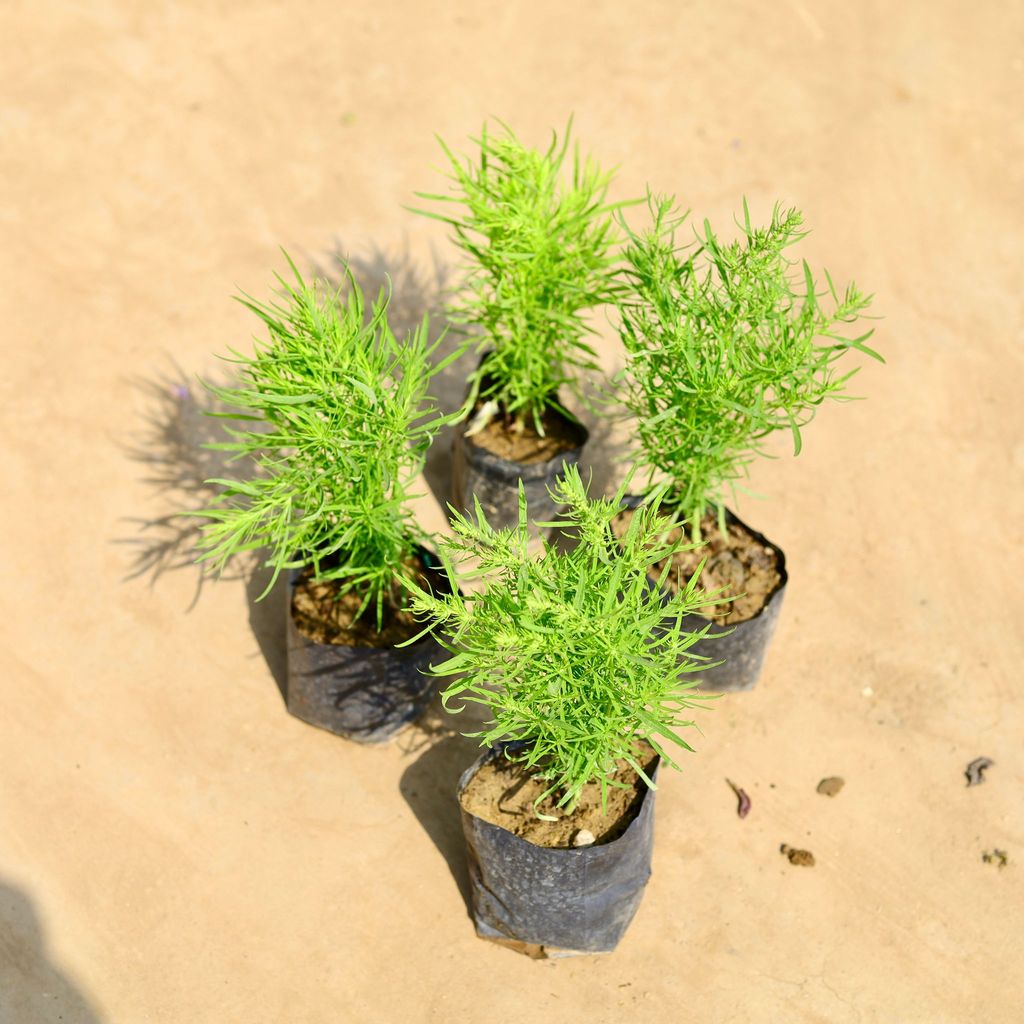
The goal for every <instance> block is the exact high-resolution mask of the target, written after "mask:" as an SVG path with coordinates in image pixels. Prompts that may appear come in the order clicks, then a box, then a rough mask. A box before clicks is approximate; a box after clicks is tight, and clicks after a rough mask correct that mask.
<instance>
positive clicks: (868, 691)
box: [860, 686, 875, 697]
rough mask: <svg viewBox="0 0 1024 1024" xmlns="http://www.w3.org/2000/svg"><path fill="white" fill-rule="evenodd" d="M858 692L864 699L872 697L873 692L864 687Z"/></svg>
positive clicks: (868, 687) (869, 688)
mask: <svg viewBox="0 0 1024 1024" xmlns="http://www.w3.org/2000/svg"><path fill="white" fill-rule="evenodd" d="M860 692H861V693H863V694H864V696H865V697H871V696H873V695H874V692H875V691H874V690H872V689H871V687H870V686H865V687H864V689H863V690H861V691H860Z"/></svg>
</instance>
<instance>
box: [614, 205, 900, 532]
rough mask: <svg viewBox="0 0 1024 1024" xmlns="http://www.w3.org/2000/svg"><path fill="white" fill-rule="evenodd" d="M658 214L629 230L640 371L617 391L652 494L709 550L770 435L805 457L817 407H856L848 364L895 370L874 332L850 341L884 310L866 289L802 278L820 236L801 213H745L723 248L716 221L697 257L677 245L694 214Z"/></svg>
mask: <svg viewBox="0 0 1024 1024" xmlns="http://www.w3.org/2000/svg"><path fill="white" fill-rule="evenodd" d="M648 203H649V206H650V210H651V214H652V219H653V224H652V226H651V227H650V228H649V229H648V230H647V231H645V232H642V233H636V232H633V231H631V230H629V229H628V227H627V232H628V236H629V240H628V244H627V247H626V254H625V261H626V271H625V274H626V278H627V281H628V284H629V291H628V294H626V295H625V296H624V297H623V298H622V299H621V301H620V303H619V312H620V334H621V337H622V341H623V344H624V346H625V349H626V365H625V368H624V369H623V370H622V371H621V373H620V374H619V375H618V376H617V377H616V383H617V384H618V385H619V387H620V389H621V390H620V393H619V398H620V400H621V401H622V403H623V404H624V405H625V407H626V408H627V410H628V411H629V413H631V414H632V415H633V416H634V417H635V419H636V429H637V432H638V436H639V441H640V450H639V453H638V455H637V464H638V465H639V466H640V467H641V468H642V469H643V470H646V471H647V474H648V480H649V485H650V486H653V485H654V484H656V483H657V484H664V485H667V486H668V488H669V493H670V495H671V500H672V502H673V503H674V504H675V505H677V507H678V508H679V509H680V511H681V513H682V515H683V517H684V518H686V519H687V520H688V521H689V523H690V524H691V529H692V530H693V534H694V538H695V539H699V537H700V520H701V517H702V516H703V514H704V512H705V510H706V509H707V507H708V506H713V507H716V508H717V510H718V515H719V518H721V516H722V507H723V500H724V499H723V495H722V490H723V487H724V485H726V484H728V485H730V486H731V485H733V484H734V483H735V481H736V480H737V479H739V478H740V477H742V476H744V475H745V474H746V472H747V469H746V467H747V464H748V463H749V462H751V461H752V460H753V459H754V458H755V457H756V456H758V455H761V454H764V449H765V442H766V440H767V438H768V437H769V435H771V434H772V433H773V432H774V431H776V430H780V429H789V430H791V431H792V434H793V442H794V452H795V454H798V453H799V452H800V446H801V435H800V432H801V429H802V428H803V427H804V426H805V425H806V424H807V423H808V422H809V421H810V420H811V419H812V418H813V416H814V413H815V411H816V409H817V407H818V406H819V405H820V404H821V403H822V402H823V401H824V400H825V399H826V398H832V399H845V398H848V396H846V395H845V394H843V392H844V389H845V387H846V384H847V381H849V379H850V378H851V377H852V376H853V375H854V373H856V372H857V371H856V369H854V370H851V371H849V372H848V373H846V374H844V375H842V376H837V375H836V372H835V367H834V364H835V362H836V360H838V359H840V358H841V357H842V356H844V355H845V354H846V353H847V352H849V351H850V350H851V349H856V350H857V351H860V352H863V353H865V354H867V355H869V356H871V357H873V358H875V359H879V360H881V356H879V355H878V353H877V352H874V351H873V350H872V349H870V348H868V346H867V345H866V344H865V342H866V341H867V339H868V338H869V337H870V336H871V334H872V333H873V332H872V331H868V332H866V333H864V334H860V335H856V336H852V337H851V336H849V334H848V327H849V325H851V324H853V323H854V322H855V321H856V320H858V319H859V318H860V317H861V316H862V314H863V313H864V311H865V310H866V309H867V308H868V306H869V304H870V302H871V297H870V296H866V295H863V294H861V292H860V291H858V290H857V287H856V286H855V285H854V284H850V285H849V286H848V287H847V288H846V291H845V292H844V293H843V294H842V295H840V294H839V293H838V292H837V291H836V288H835V286H834V284H833V283H832V278H831V277H830V276H829V274H828V272H827V271H825V281H826V282H827V288H826V289H824V290H820V289H819V287H818V285H817V284H816V282H815V280H814V276H813V274H812V272H811V269H810V267H809V266H808V265H807V262H806V261H803V262H802V263H801V264H800V269H799V270H794V267H795V266H796V264H795V262H794V261H793V260H790V259H789V258H787V256H786V252H787V250H788V249H789V248H790V247H791V246H792V245H793V244H794V243H796V242H797V241H799V240H800V239H801V238H803V237H804V235H805V234H806V232H804V231H802V230H801V224H802V218H801V215H800V213H799V211H797V210H783V209H782V208H781V207H779V206H776V207H775V209H774V210H773V212H772V219H771V223H770V224H769V225H768V226H767V227H765V228H757V227H754V226H753V225H752V224H751V221H750V213H749V210H748V209H747V204H746V202H744V204H743V222H742V224H740V225H739V226H740V228H741V237H740V239H739V240H738V241H736V242H733V243H730V244H725V243H723V242H720V241H719V240H718V238H717V236H716V235H715V233H714V231H713V230H712V228H711V225H710V223H708V221H705V222H704V229H703V233H702V234H698V236H697V240H696V243H695V244H694V245H692V246H690V247H689V248H687V247H681V246H679V245H677V242H676V232H677V230H678V228H679V225H680V224H681V223H682V222H683V220H684V219H685V214H683V215H679V214H678V213H676V212H675V211H674V199H672V198H658V197H649V199H648ZM824 300H828V302H827V303H826V301H824Z"/></svg>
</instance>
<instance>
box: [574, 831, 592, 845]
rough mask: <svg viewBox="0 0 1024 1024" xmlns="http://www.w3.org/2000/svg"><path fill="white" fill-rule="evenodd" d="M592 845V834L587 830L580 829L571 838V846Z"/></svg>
mask: <svg viewBox="0 0 1024 1024" xmlns="http://www.w3.org/2000/svg"><path fill="white" fill-rule="evenodd" d="M593 844H594V833H593V832H591V831H590V829H587V828H581V829H580V830H579V832H577V833H576V835H574V836H573V837H572V845H573V846H592V845H593Z"/></svg>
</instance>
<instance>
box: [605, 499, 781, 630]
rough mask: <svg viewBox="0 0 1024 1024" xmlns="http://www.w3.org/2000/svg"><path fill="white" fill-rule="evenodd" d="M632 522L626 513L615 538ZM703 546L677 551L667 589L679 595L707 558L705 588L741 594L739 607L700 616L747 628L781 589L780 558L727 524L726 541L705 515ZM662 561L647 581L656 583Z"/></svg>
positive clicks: (714, 608)
mask: <svg viewBox="0 0 1024 1024" xmlns="http://www.w3.org/2000/svg"><path fill="white" fill-rule="evenodd" d="M632 517H633V512H632V510H629V511H626V512H623V513H622V515H621V516H619V518H618V519H617V520H616V522H615V532H616V534H617V535H618V536H620V537H621V536H623V535H624V534H625V532H626V529H627V528H628V526H629V521H630V519H632ZM700 529H701V539H702V544H701V546H700V547H699V548H696V549H695V550H692V551H678V552H676V554H675V555H674V556H673V557H672V569H671V571H670V572H669V574H668V576H667V577H666V579H665V583H664V586H665V587H666V589H668V590H669V591H670V592H672V593H675V592H676V590H677V588H678V582H679V579H680V576H681V577H682V580H683V583H684V584H685V583H686V582H687V581H689V579H690V578H691V577H692V576H693V574H694V572H695V571H696V569H697V567H698V566H699V565H700V563H701V559H703V558H706V559H707V564H706V565H705V566H704V572H703V573H702V574H701V579H700V582H701V585H702V586H703V587H704V589H705V590H718V589H719V588H720V587H724V588H725V591H724V595H723V596H731V595H733V594H742V595H743V596H742V597H739V598H737V599H736V600H735V601H729V602H726V603H723V604H718V605H705V606H704V607H703V608H701V609H700V612H699V614H701V615H703V616H704V617H705V618H707V619H711V620H712V621H713V622H715V623H716V624H717V625H719V626H729V625H733V624H735V623H737V622H746V621H747V620H748V619H752V618H754V616H755V615H757V614H759V613H760V612H761V610H762V609H763V608H764V606H765V605H766V604H767V603H768V599H769V598H770V597H771V596H772V594H774V593H775V591H776V590H777V589H778V588H779V584H780V582H781V579H782V578H781V576H780V575H779V556H778V552H777V551H776V550H775V549H774V548H771V547H768V546H767V545H765V544H762V543H761V542H760V541H759V540H758V539H757V538H756V537H755V536H754V535H753V534H752V533H751V532H750V531H749V530H747V529H745V528H744V527H742V526H740V525H739V524H738V523H729V524H728V530H727V535H726V536H723V535H722V533H721V531H720V530H719V528H718V519H717V518H716V517H715V516H714V515H706V516H704V518H703V519H702V520H701V524H700ZM681 538H682V539H683V540H685V541H686V542H689V541H690V539H691V538H690V534H689V533H688V532H687V533H686V535H685V537H684V535H683V530H682V529H681V528H678V527H677V528H676V529H674V530H672V532H671V533H670V534H669V540H671V541H673V542H675V541H678V540H680V539H681ZM664 565H665V563H664V561H662V562H656V563H655V564H654V565H652V566H651V567H650V568H649V569H648V570H647V572H648V575H649V576H651V577H652V578H654V579H656V578H657V577H658V575H659V574H660V573H661V571H662V569H663V568H664Z"/></svg>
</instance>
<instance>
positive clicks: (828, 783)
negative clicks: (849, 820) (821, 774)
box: [818, 775, 846, 796]
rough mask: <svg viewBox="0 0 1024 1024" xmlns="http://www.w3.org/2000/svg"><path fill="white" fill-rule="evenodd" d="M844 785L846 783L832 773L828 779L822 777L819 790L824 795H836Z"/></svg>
mask: <svg viewBox="0 0 1024 1024" xmlns="http://www.w3.org/2000/svg"><path fill="white" fill-rule="evenodd" d="M844 785H846V783H845V782H844V780H843V779H841V778H840V777H839V776H838V775H830V776H829V777H828V778H827V779H822V780H821V782H819V783H818V792H819V793H821V795H822V796H836V794H838V792H839V790H841V789H842V788H843V786H844Z"/></svg>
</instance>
